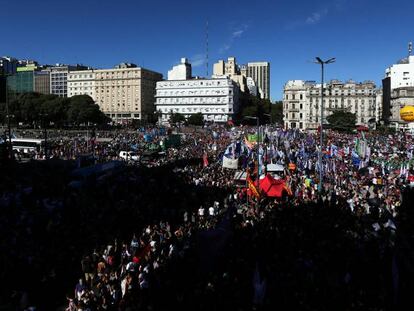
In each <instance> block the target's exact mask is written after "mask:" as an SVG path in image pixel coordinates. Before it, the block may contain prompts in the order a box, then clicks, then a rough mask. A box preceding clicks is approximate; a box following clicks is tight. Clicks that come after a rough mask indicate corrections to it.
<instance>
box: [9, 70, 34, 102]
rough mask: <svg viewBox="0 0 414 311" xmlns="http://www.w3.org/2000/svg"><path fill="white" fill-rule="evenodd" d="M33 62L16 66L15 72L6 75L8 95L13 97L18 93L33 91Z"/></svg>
mask: <svg viewBox="0 0 414 311" xmlns="http://www.w3.org/2000/svg"><path fill="white" fill-rule="evenodd" d="M37 68H38V67H37V65H35V64H34V63H31V64H27V65H26V66H21V67H17V68H16V73H15V74H13V75H10V76H8V77H7V87H8V95H9V96H10V97H15V96H17V95H18V94H23V93H27V92H34V71H35V70H37Z"/></svg>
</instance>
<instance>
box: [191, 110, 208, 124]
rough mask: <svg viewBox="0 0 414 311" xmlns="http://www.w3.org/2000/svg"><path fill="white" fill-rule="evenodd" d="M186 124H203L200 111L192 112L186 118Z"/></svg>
mask: <svg viewBox="0 0 414 311" xmlns="http://www.w3.org/2000/svg"><path fill="white" fill-rule="evenodd" d="M187 122H188V124H191V125H203V124H204V117H203V114H202V113H201V112H198V113H195V114H192V115H191V116H189V117H188V119H187Z"/></svg>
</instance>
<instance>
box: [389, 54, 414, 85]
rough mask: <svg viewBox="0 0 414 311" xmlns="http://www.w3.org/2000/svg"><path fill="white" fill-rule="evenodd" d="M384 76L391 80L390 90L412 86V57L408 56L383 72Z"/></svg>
mask: <svg viewBox="0 0 414 311" xmlns="http://www.w3.org/2000/svg"><path fill="white" fill-rule="evenodd" d="M385 76H386V77H390V78H391V90H393V89H396V88H401V87H413V86H414V56H413V55H409V56H408V57H407V58H403V59H401V60H400V61H399V62H398V63H397V64H394V65H392V66H391V67H389V68H387V69H386V70H385Z"/></svg>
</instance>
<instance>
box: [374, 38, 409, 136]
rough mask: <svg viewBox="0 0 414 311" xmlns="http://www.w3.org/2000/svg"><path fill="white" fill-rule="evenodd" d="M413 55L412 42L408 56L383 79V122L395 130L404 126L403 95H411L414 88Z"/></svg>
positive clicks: (395, 65) (387, 70)
mask: <svg viewBox="0 0 414 311" xmlns="http://www.w3.org/2000/svg"><path fill="white" fill-rule="evenodd" d="M411 53H412V43H411V42H410V43H409V44H408V56H407V57H405V58H403V59H401V60H399V61H398V62H397V64H394V65H392V66H390V67H388V68H387V69H386V70H385V77H384V79H382V90H383V92H382V116H381V120H382V121H383V122H384V123H385V124H389V125H391V126H394V127H395V128H399V127H400V126H402V123H401V119H400V117H399V112H398V111H399V109H400V104H401V103H404V102H406V100H405V99H404V96H405V95H403V94H409V93H410V88H412V87H414V56H413V55H411ZM407 96H409V95H407ZM408 102H410V100H408Z"/></svg>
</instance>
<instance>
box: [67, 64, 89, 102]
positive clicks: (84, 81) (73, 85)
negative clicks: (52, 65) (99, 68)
mask: <svg viewBox="0 0 414 311" xmlns="http://www.w3.org/2000/svg"><path fill="white" fill-rule="evenodd" d="M67 79H68V89H67V91H68V97H72V96H75V95H89V96H90V97H92V98H93V99H95V98H96V96H95V95H96V93H95V88H96V83H95V71H94V70H79V71H69V72H68V76H67Z"/></svg>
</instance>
